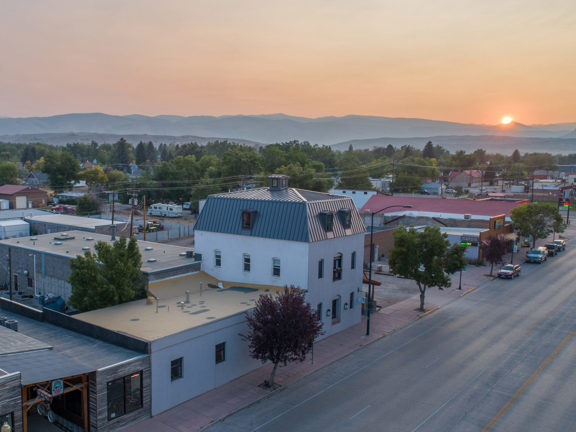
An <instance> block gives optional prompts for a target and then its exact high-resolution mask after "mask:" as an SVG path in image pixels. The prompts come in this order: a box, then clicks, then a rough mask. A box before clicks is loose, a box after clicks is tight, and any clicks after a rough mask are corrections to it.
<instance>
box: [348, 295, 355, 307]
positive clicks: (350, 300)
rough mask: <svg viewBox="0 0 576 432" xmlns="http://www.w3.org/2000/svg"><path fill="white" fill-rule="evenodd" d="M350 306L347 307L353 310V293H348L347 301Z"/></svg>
mask: <svg viewBox="0 0 576 432" xmlns="http://www.w3.org/2000/svg"><path fill="white" fill-rule="evenodd" d="M348 301H349V302H350V305H349V306H348V307H349V308H350V309H354V291H351V292H350V299H349V300H348Z"/></svg>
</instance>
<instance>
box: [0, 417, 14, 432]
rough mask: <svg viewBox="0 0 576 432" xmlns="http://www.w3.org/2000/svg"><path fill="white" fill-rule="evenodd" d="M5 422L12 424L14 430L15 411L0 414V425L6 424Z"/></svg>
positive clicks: (11, 427)
mask: <svg viewBox="0 0 576 432" xmlns="http://www.w3.org/2000/svg"><path fill="white" fill-rule="evenodd" d="M4 424H7V425H8V426H10V429H11V430H14V414H13V413H8V414H0V427H1V426H4Z"/></svg>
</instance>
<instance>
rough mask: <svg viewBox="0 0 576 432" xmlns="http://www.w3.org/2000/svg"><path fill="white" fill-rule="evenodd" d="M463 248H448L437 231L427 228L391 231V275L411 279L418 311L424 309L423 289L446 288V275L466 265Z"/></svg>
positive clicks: (424, 295) (456, 245)
mask: <svg viewBox="0 0 576 432" xmlns="http://www.w3.org/2000/svg"><path fill="white" fill-rule="evenodd" d="M465 250H466V246H463V245H460V244H454V245H452V246H450V242H449V241H448V238H447V235H446V234H442V233H441V232H440V228H438V227H432V226H427V227H425V228H424V230H422V231H417V230H416V229H415V228H413V227H411V228H408V229H406V228H405V227H400V228H398V229H396V230H395V231H394V247H392V249H391V250H390V256H389V259H388V263H389V265H390V270H391V272H392V273H394V274H397V275H400V276H404V277H406V278H409V279H413V280H414V281H415V282H416V284H417V285H418V290H419V291H420V310H422V311H423V310H424V302H425V297H426V289H427V288H428V287H431V286H437V287H438V288H440V289H443V288H447V287H449V286H450V283H451V282H450V277H449V275H450V274H452V273H455V272H457V271H459V270H461V269H463V268H464V267H465V266H466V260H465V259H464V251H465Z"/></svg>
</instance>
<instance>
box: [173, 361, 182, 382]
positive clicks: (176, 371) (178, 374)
mask: <svg viewBox="0 0 576 432" xmlns="http://www.w3.org/2000/svg"><path fill="white" fill-rule="evenodd" d="M182 360H183V357H180V358H177V359H176V360H172V362H171V363H170V378H171V379H172V381H174V380H177V379H179V378H182V377H183V376H184V375H183V373H182Z"/></svg>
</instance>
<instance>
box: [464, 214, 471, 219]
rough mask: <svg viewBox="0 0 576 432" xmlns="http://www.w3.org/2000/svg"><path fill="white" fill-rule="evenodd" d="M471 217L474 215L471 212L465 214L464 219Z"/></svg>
mask: <svg viewBox="0 0 576 432" xmlns="http://www.w3.org/2000/svg"><path fill="white" fill-rule="evenodd" d="M471 217H472V215H471V214H465V215H464V219H466V220H468V219H470V218H471Z"/></svg>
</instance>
